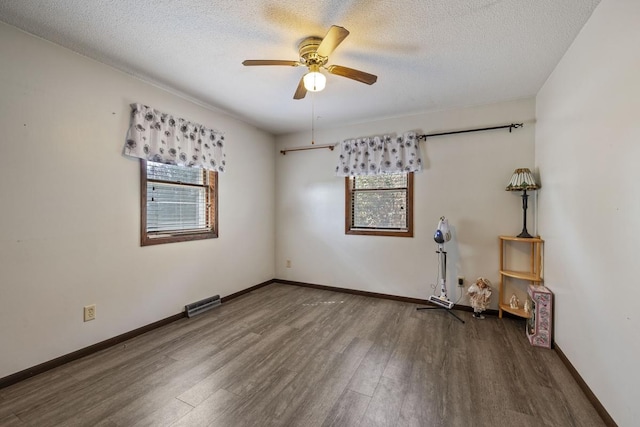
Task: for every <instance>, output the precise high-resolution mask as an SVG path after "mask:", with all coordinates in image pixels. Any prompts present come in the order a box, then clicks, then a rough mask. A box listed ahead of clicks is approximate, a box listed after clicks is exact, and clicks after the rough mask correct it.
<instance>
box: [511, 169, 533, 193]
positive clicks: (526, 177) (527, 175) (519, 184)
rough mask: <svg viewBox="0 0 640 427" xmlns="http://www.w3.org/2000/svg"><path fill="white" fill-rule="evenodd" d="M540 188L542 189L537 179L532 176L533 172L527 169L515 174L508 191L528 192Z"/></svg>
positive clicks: (517, 171)
mask: <svg viewBox="0 0 640 427" xmlns="http://www.w3.org/2000/svg"><path fill="white" fill-rule="evenodd" d="M538 188H540V187H539V186H538V184H537V183H536V179H535V178H534V177H533V175H532V174H531V171H530V170H529V169H527V168H520V169H516V170H515V171H514V172H513V176H512V177H511V181H510V182H509V185H507V188H506V191H527V190H537V189H538Z"/></svg>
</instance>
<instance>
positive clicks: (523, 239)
mask: <svg viewBox="0 0 640 427" xmlns="http://www.w3.org/2000/svg"><path fill="white" fill-rule="evenodd" d="M498 238H499V239H500V240H509V241H511V242H524V243H527V242H528V243H542V242H544V240H542V239H541V238H540V236H538V237H516V236H498Z"/></svg>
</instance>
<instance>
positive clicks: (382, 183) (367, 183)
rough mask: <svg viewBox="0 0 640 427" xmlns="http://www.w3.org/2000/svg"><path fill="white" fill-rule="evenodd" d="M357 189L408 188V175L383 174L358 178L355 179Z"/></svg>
mask: <svg viewBox="0 0 640 427" xmlns="http://www.w3.org/2000/svg"><path fill="white" fill-rule="evenodd" d="M354 180H355V187H354V188H355V189H356V190H361V189H371V188H406V187H407V174H404V173H401V174H395V173H394V174H390V173H388V174H383V175H371V176H358V177H355V178H354Z"/></svg>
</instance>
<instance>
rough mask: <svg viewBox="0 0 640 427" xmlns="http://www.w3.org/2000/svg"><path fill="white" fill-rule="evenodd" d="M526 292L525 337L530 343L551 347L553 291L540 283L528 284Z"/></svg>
mask: <svg viewBox="0 0 640 427" xmlns="http://www.w3.org/2000/svg"><path fill="white" fill-rule="evenodd" d="M527 294H528V298H529V303H530V310H531V313H530V315H531V316H530V317H529V318H528V319H527V337H528V338H529V342H530V343H531V345H535V346H537V347H546V348H551V333H552V331H553V293H552V292H551V291H550V290H549V289H547V288H546V287H545V286H542V285H537V286H536V285H529V288H528V289H527Z"/></svg>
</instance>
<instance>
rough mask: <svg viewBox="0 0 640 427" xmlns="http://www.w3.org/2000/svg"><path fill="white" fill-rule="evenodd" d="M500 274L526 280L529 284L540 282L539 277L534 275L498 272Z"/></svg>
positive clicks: (517, 272)
mask: <svg viewBox="0 0 640 427" xmlns="http://www.w3.org/2000/svg"><path fill="white" fill-rule="evenodd" d="M500 274H502V275H503V276H507V277H513V278H514V279H520V280H528V281H530V282H542V279H541V278H540V276H538V275H537V274H536V273H526V272H524V271H513V270H500Z"/></svg>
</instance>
